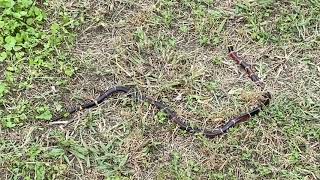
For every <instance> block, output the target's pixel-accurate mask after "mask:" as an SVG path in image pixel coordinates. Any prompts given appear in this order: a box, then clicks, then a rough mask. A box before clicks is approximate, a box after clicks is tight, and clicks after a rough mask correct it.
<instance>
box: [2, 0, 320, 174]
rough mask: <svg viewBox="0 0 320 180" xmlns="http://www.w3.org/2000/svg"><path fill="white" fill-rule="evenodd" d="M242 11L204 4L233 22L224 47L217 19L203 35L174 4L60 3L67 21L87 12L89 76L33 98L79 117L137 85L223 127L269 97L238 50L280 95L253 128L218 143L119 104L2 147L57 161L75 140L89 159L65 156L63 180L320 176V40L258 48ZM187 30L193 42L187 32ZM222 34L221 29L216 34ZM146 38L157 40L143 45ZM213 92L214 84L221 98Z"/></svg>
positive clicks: (20, 132) (18, 135)
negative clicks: (231, 50)
mask: <svg viewBox="0 0 320 180" xmlns="http://www.w3.org/2000/svg"><path fill="white" fill-rule="evenodd" d="M237 3H239V2H235V1H217V2H216V3H215V5H210V6H206V5H205V3H203V4H204V5H205V8H206V9H209V10H210V9H216V10H221V11H223V12H224V16H223V17H222V18H221V19H218V20H216V22H215V23H217V25H219V24H221V22H222V21H224V20H225V25H224V27H223V30H222V31H221V32H219V33H217V34H216V36H218V37H220V38H221V39H220V42H219V43H218V44H217V45H208V46H203V45H201V44H200V43H199V38H200V33H199V32H198V29H199V28H206V26H207V25H206V24H205V22H206V20H207V19H206V17H207V16H206V15H204V16H205V17H204V18H203V19H202V20H204V24H203V25H201V20H198V19H196V18H195V17H194V15H192V13H191V11H192V9H190V8H187V7H185V6H183V5H181V4H179V2H176V1H174V3H173V5H172V6H171V5H166V3H164V1H113V0H112V1H83V2H77V1H68V2H65V1H55V2H50V5H49V7H50V8H51V9H50V10H51V11H53V12H56V13H58V12H59V11H61V7H63V8H62V9H64V10H65V11H68V12H76V11H83V13H84V17H85V22H84V24H83V25H82V26H81V28H80V29H78V32H77V35H78V36H77V39H76V42H75V46H74V48H72V49H71V51H72V52H71V54H72V59H73V60H72V62H75V64H74V65H75V67H76V68H77V71H76V74H75V75H74V77H73V78H72V80H71V81H70V82H69V83H68V84H67V85H66V86H65V87H58V86H57V87H55V90H56V91H55V92H51V90H50V87H51V86H52V85H51V84H45V83H44V85H42V86H41V85H40V86H38V87H37V89H36V90H31V91H30V92H27V93H28V94H27V95H26V96H27V97H28V98H29V99H30V100H31V101H35V102H37V100H36V99H35V98H36V96H38V95H39V96H46V98H45V99H46V102H47V103H51V102H54V101H58V102H60V103H61V104H63V105H64V106H66V107H69V106H71V105H75V104H77V103H80V102H83V100H86V99H92V98H95V97H97V96H98V95H99V93H100V92H102V91H104V90H106V89H108V88H110V87H112V86H115V85H133V86H135V87H136V88H138V89H139V90H141V91H143V92H144V93H145V94H147V95H149V96H151V97H154V98H155V99H159V100H162V101H164V102H166V103H168V104H170V105H171V106H172V107H173V108H174V109H175V110H176V111H177V112H178V113H179V114H180V115H182V116H184V117H186V118H188V119H189V120H190V122H191V123H193V124H196V125H199V126H202V127H203V126H206V127H215V126H218V125H219V124H220V123H222V122H223V121H225V120H226V119H228V118H230V117H232V116H234V115H236V114H238V113H239V112H242V111H245V110H247V109H248V108H249V107H250V106H251V105H252V104H253V103H254V100H255V99H256V98H252V97H259V92H256V91H255V88H254V86H253V84H252V83H251V82H250V81H249V79H248V78H247V77H246V75H245V73H244V72H243V71H241V70H239V68H238V67H237V66H236V65H235V64H234V63H233V62H232V61H231V60H230V59H228V57H227V56H226V54H227V46H228V45H230V44H233V45H234V46H235V47H236V48H237V50H239V52H240V53H241V54H242V55H243V56H244V57H246V59H247V60H248V62H249V63H251V64H254V65H255V67H256V69H257V73H258V74H259V76H260V77H262V78H263V80H264V82H265V83H266V85H267V87H266V89H267V90H268V91H270V92H271V93H272V95H273V100H272V103H271V107H269V108H266V110H265V112H264V113H262V114H261V115H259V116H258V117H256V118H254V119H253V120H252V121H250V122H248V123H243V124H241V125H240V126H237V127H236V128H234V129H232V130H231V131H230V132H229V133H228V134H226V135H223V136H219V137H217V138H214V139H212V140H209V139H205V138H203V137H199V136H194V135H190V134H185V133H184V132H182V131H180V130H179V129H177V127H176V126H175V125H173V124H171V123H170V122H165V123H160V122H159V120H158V119H157V118H156V115H157V109H155V108H154V107H152V106H150V105H148V104H143V103H136V102H132V101H131V100H130V99H126V98H123V96H119V97H115V98H112V99H111V100H109V101H108V102H106V103H105V104H103V105H101V106H99V107H98V108H94V109H90V110H87V111H85V112H81V113H78V114H76V115H75V116H74V117H72V118H74V120H75V121H74V123H72V124H71V125H69V126H68V127H64V128H63V127H61V128H60V127H51V128H46V127H45V128H43V127H42V126H41V124H42V123H41V124H40V125H39V124H38V123H34V124H31V123H30V124H27V125H26V126H25V127H24V128H19V129H15V130H1V131H0V132H1V137H5V138H3V140H6V141H12V142H14V144H15V149H16V152H17V153H18V152H22V149H24V148H25V147H30V146H31V145H32V144H34V143H36V144H39V145H40V146H41V147H43V148H44V149H45V150H44V152H46V149H49V150H50V148H54V147H61V141H63V140H72V141H75V142H76V144H77V146H75V148H78V147H81V148H83V149H85V150H86V151H88V153H83V156H84V158H83V159H81V158H79V156H77V155H76V154H75V153H74V152H73V150H72V148H69V149H68V148H67V147H69V146H63V147H64V148H65V149H66V151H65V156H66V157H68V159H69V162H67V161H66V160H65V159H64V158H60V159H57V160H56V161H53V162H50V163H52V164H54V165H58V167H60V168H61V171H60V174H58V173H57V175H56V177H57V178H58V179H65V178H68V179H103V178H108V177H111V178H115V177H118V178H121V179H122V178H125V177H127V178H129V179H219V178H221V179H256V178H259V179H271V178H272V179H300V178H305V179H317V178H319V176H320V174H319V173H320V172H319V168H320V167H319V162H320V159H319V158H320V157H319V151H320V148H319V114H320V111H319V110H320V107H319V102H320V99H319V97H320V94H319V90H320V85H319V76H320V61H319V55H320V49H319V48H318V46H317V45H319V32H318V35H317V36H316V35H310V36H308V34H306V36H308V37H309V38H310V39H311V40H309V41H305V43H297V42H290V41H288V42H283V43H278V44H276V43H259V42H256V41H254V40H253V39H252V37H251V36H250V33H249V31H250V28H249V27H248V26H247V25H246V24H248V22H246V21H245V20H244V19H246V18H248V17H246V16H245V15H237V14H236V12H235V6H236V4H237ZM199 4H201V3H199ZM278 5H279V4H275V6H278ZM194 6H195V7H197V6H198V3H195V5H194ZM287 6H288V7H289V8H290V5H287ZM166 9H170V12H171V13H172V14H173V16H174V20H173V21H172V23H171V24H170V25H169V26H166V25H165V23H162V22H160V23H159V22H155V19H154V18H155V17H161V18H163V17H162V16H161V15H160V16H159V14H161V12H164V11H165V10H166ZM255 13H257V14H259V12H255ZM248 16H249V15H248ZM162 20H163V19H162ZM270 21H272V19H271V20H270ZM197 23H200V25H199V24H197ZM270 24H272V23H270ZM183 25H187V26H188V27H189V31H188V32H186V33H183V32H181V31H180V30H179V29H180V27H181V26H183ZM318 25H320V24H319V22H318ZM198 26H203V27H198ZM272 26H273V24H272ZM216 28H217V26H216V25H212V27H211V30H210V31H209V32H207V33H205V34H210V33H212V32H214V31H216ZM307 28H308V30H310V29H312V28H313V26H312V27H310V28H309V27H307ZM139 29H140V30H141V29H142V30H143V32H144V33H145V36H146V37H147V38H146V39H143V40H141V39H140V40H139V39H137V30H139ZM310 31H311V30H310ZM167 38H172V39H175V42H176V45H175V46H172V47H171V46H170V45H163V44H161V43H164V44H165V43H170V41H168V39H167ZM308 44H315V45H310V46H314V47H310V46H308ZM166 46H167V47H166ZM306 57H308V59H307V60H306V59H305V58H306ZM209 83H213V86H214V89H213V90H211V91H210V90H208V88H207V87H208V85H209ZM49 92H50V93H49ZM46 93H47V94H49V95H45V94H46ZM177 97H179V98H177ZM53 133H56V134H59V135H54V134H53ZM7 153H9V151H8V152H7ZM103 158H105V161H103V162H102V161H101V162H99V160H98V159H103ZM119 161H123V163H122V162H119ZM99 163H100V164H99ZM121 163H122V164H121ZM4 164H5V165H4V166H3V168H2V167H1V166H0V167H1V169H2V170H3V171H4V172H5V173H4V174H6V175H7V176H6V175H3V176H2V177H3V178H7V177H11V175H10V174H12V173H13V172H12V171H9V170H10V165H7V166H6V163H4ZM119 164H121V165H119ZM0 177H1V176H0Z"/></svg>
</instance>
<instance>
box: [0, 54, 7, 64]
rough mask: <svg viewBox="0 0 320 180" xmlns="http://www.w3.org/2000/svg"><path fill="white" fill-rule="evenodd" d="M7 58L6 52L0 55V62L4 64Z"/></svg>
mask: <svg viewBox="0 0 320 180" xmlns="http://www.w3.org/2000/svg"><path fill="white" fill-rule="evenodd" d="M6 58H7V53H6V52H2V53H0V62H3V61H4V60H5V59H6Z"/></svg>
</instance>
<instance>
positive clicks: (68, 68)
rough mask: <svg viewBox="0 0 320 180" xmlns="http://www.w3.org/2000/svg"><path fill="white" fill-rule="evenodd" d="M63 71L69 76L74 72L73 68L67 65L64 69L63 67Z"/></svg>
mask: <svg viewBox="0 0 320 180" xmlns="http://www.w3.org/2000/svg"><path fill="white" fill-rule="evenodd" d="M64 73H65V74H66V75H67V76H69V77H71V76H72V75H73V74H74V68H73V67H72V66H67V67H66V68H65V69H64Z"/></svg>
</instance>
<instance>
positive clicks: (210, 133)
mask: <svg viewBox="0 0 320 180" xmlns="http://www.w3.org/2000/svg"><path fill="white" fill-rule="evenodd" d="M228 50H229V57H230V58H231V59H233V60H234V61H235V62H236V63H237V64H239V65H240V67H241V68H243V69H244V70H245V71H246V73H247V75H248V76H249V78H250V79H251V80H252V81H253V82H254V83H255V84H256V85H257V87H258V88H260V90H261V91H262V90H263V89H264V83H263V82H262V81H261V80H260V79H259V77H258V76H257V75H256V74H255V73H254V72H253V71H252V69H251V65H249V64H248V63H246V62H245V61H244V60H243V59H242V58H240V57H239V56H238V55H237V53H236V52H235V51H234V50H233V47H232V46H230V47H229V48H228ZM116 93H125V94H127V95H128V96H130V97H132V98H134V99H138V100H142V101H146V102H149V103H150V104H152V105H154V106H155V107H157V108H158V109H159V110H162V111H164V112H165V113H166V114H167V116H168V118H169V119H170V120H171V121H172V122H173V123H175V124H177V125H178V126H179V128H180V129H182V130H185V131H187V132H190V133H200V134H203V135H204V136H206V137H207V138H213V137H216V136H218V135H221V134H223V133H226V132H227V131H228V129H230V128H232V127H234V126H235V125H236V124H239V123H241V122H244V121H247V120H249V119H250V118H251V117H252V116H255V115H257V114H258V113H259V112H260V111H261V110H262V108H263V107H265V106H267V105H269V103H270V99H271V94H270V93H269V92H264V93H263V99H262V100H261V102H260V103H259V104H258V105H256V107H255V108H253V109H252V110H251V111H249V112H246V113H243V114H241V115H239V116H237V117H234V118H232V119H230V120H229V121H227V123H225V124H224V125H222V126H220V127H218V128H214V129H200V128H197V127H191V126H190V125H189V124H188V123H187V122H186V120H185V119H184V118H182V117H179V116H178V115H177V113H176V112H175V111H173V110H171V108H170V107H169V106H167V105H165V104H164V103H162V102H160V101H156V100H153V99H152V98H150V97H147V96H144V95H141V94H139V93H137V91H132V89H131V88H129V87H125V86H115V87H112V88H110V89H108V90H107V91H106V92H105V93H103V94H102V95H101V96H99V97H98V98H97V99H96V100H92V101H90V102H88V103H85V104H83V105H80V106H78V107H75V108H73V109H71V110H69V111H68V113H67V114H68V115H70V114H73V113H75V112H78V111H80V110H83V109H88V108H91V107H95V106H97V105H98V104H100V103H102V102H104V101H105V100H106V99H108V98H109V97H111V96H112V95H113V94H116ZM62 118H65V116H59V117H57V118H55V120H54V121H57V120H59V119H62Z"/></svg>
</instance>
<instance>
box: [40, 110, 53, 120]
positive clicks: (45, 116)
mask: <svg viewBox="0 0 320 180" xmlns="http://www.w3.org/2000/svg"><path fill="white" fill-rule="evenodd" d="M37 112H38V113H39V115H38V116H36V119H40V120H50V119H51V118H52V114H51V112H50V110H49V108H48V107H39V108H38V109H37Z"/></svg>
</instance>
